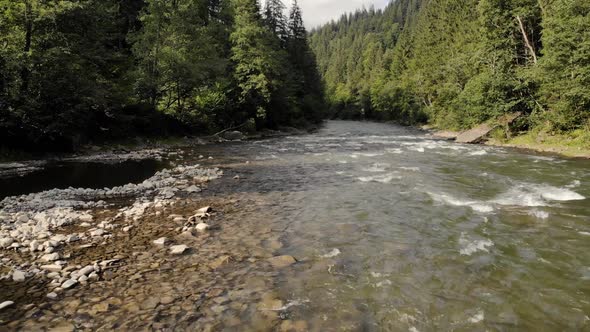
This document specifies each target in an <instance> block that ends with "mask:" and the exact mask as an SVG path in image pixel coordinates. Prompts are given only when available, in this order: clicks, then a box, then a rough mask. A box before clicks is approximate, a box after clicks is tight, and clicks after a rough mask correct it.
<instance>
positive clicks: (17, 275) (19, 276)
mask: <svg viewBox="0 0 590 332" xmlns="http://www.w3.org/2000/svg"><path fill="white" fill-rule="evenodd" d="M25 279H26V276H25V273H24V272H23V271H19V270H14V272H12V280H14V281H16V282H22V281H25Z"/></svg>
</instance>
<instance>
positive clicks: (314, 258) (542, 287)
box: [189, 121, 590, 331]
mask: <svg viewBox="0 0 590 332" xmlns="http://www.w3.org/2000/svg"><path fill="white" fill-rule="evenodd" d="M192 152H193V153H194V154H196V155H198V154H204V155H205V156H207V155H211V156H213V157H214V159H213V161H209V162H210V163H216V165H218V166H221V167H222V169H223V168H224V165H225V167H227V168H230V169H231V171H232V172H234V173H235V174H238V175H239V176H240V177H241V179H240V181H238V182H235V181H234V182H231V181H226V182H225V184H223V185H222V184H219V185H215V184H211V185H210V187H209V195H222V194H223V193H224V192H226V191H228V190H231V191H236V192H240V193H246V194H247V193H256V194H257V195H262V196H263V197H265V199H266V200H267V201H268V202H270V204H268V205H266V206H265V209H266V211H265V214H264V215H265V216H266V217H268V218H272V219H273V222H274V223H275V225H276V228H278V229H281V233H280V235H281V241H282V242H283V243H284V246H283V247H282V248H280V249H278V251H277V254H285V255H292V256H294V257H296V258H297V260H298V263H297V264H295V265H293V266H291V267H289V268H288V269H284V270H282V271H281V273H279V274H278V275H277V276H276V278H275V281H274V286H273V287H274V288H275V289H276V291H277V292H278V293H279V294H280V297H281V298H282V299H284V306H283V307H282V308H280V309H281V310H282V311H283V312H284V315H285V317H283V318H288V319H292V320H294V321H305V322H306V323H307V325H306V326H307V327H306V328H308V329H310V330H315V331H330V330H334V331H342V330H349V331H381V330H388V331H389V330H391V331H404V330H405V331H441V330H458V331H487V330H498V331H509V330H533V329H534V330H585V329H590V318H589V316H590V200H589V199H588V198H589V197H590V186H588V184H590V161H588V160H580V159H564V158H560V157H557V156H551V155H540V154H535V153H530V152H522V151H518V150H514V149H504V148H497V147H486V146H479V145H460V144H456V143H453V142H448V141H444V140H437V139H434V138H432V137H430V136H428V135H426V134H424V133H423V132H419V131H416V130H413V129H409V128H404V127H399V126H393V125H387V124H375V123H361V122H346V121H330V122H328V123H327V124H326V126H325V127H324V128H323V129H321V130H320V131H318V132H317V133H314V134H308V135H302V136H292V137H286V138H275V139H269V140H256V141H248V142H240V143H231V144H226V145H211V146H205V147H199V148H196V150H194V151H192ZM189 154H190V151H189ZM246 161H247V163H246ZM231 176H233V173H232V174H231ZM256 217H257V216H256V215H252V216H251V217H249V218H253V219H255V218H256ZM266 217H265V218H266ZM261 222H262V221H261Z"/></svg>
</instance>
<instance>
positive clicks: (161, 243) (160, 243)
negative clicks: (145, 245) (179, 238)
mask: <svg viewBox="0 0 590 332" xmlns="http://www.w3.org/2000/svg"><path fill="white" fill-rule="evenodd" d="M168 242H169V241H168V239H167V238H165V237H161V238H159V239H157V240H154V242H153V243H154V244H155V245H157V246H165V245H166V244H167V243H168Z"/></svg>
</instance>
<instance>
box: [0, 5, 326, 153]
mask: <svg viewBox="0 0 590 332" xmlns="http://www.w3.org/2000/svg"><path fill="white" fill-rule="evenodd" d="M0 11H1V12H0V15H1V16H0V142H1V143H0V147H2V148H7V149H24V150H65V151H68V150H72V149H75V148H76V147H77V146H79V145H81V144H85V143H87V142H96V141H104V140H112V139H124V138H128V137H132V136H151V135H160V136H164V135H169V134H170V135H204V134H208V133H211V132H215V131H218V130H222V129H227V128H232V127H235V126H242V127H241V128H243V129H244V130H256V129H261V128H278V127H280V126H299V127H301V126H306V125H308V124H312V123H317V122H318V121H319V120H320V119H321V118H322V117H323V114H322V111H323V109H324V102H323V100H324V98H323V88H322V85H321V79H320V77H319V74H318V71H317V66H316V63H315V58H314V55H313V53H312V52H311V50H310V48H309V45H308V42H307V31H306V30H305V27H304V25H303V18H302V13H301V9H300V7H299V6H298V4H297V2H296V1H295V2H294V3H293V5H292V6H291V7H290V8H289V10H287V8H285V5H284V4H283V3H282V2H281V1H280V0H270V1H266V2H265V4H264V7H263V8H261V4H260V3H259V2H258V1H257V0H231V1H229V0H59V1H49V0H0Z"/></svg>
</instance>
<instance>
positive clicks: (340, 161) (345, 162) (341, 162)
mask: <svg viewBox="0 0 590 332" xmlns="http://www.w3.org/2000/svg"><path fill="white" fill-rule="evenodd" d="M338 163H339V164H348V161H346V160H338Z"/></svg>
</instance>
